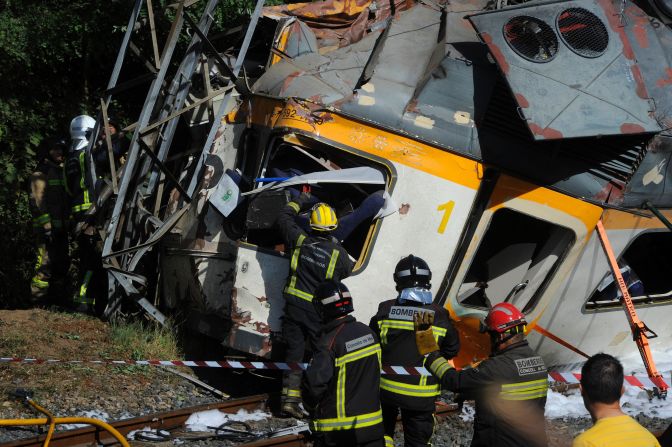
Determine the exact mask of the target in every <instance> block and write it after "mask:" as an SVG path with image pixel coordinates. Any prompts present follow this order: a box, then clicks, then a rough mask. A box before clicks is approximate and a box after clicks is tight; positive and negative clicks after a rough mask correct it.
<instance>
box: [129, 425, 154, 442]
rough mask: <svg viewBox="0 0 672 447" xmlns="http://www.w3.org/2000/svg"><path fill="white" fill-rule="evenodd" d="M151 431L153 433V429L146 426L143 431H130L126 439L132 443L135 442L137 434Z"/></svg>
mask: <svg viewBox="0 0 672 447" xmlns="http://www.w3.org/2000/svg"><path fill="white" fill-rule="evenodd" d="M150 431H153V428H152V427H150V426H149V425H146V426H145V427H143V428H141V429H139V430H132V431H129V432H128V434H126V439H128V440H130V441H135V435H136V433H139V432H150Z"/></svg>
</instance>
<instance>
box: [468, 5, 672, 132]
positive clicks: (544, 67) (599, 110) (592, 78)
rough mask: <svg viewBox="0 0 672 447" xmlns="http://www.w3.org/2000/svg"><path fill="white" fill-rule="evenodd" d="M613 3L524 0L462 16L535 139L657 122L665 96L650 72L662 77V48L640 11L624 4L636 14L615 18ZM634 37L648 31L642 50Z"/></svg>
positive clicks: (656, 126) (651, 126) (652, 126)
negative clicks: (509, 91) (491, 61)
mask: <svg viewBox="0 0 672 447" xmlns="http://www.w3.org/2000/svg"><path fill="white" fill-rule="evenodd" d="M620 5H621V2H620V0H614V1H611V0H562V1H544V2H527V3H523V4H521V5H519V6H514V7H510V8H503V9H498V10H495V11H484V12H479V13H477V14H473V15H468V16H467V18H468V19H469V21H470V22H471V23H472V25H474V28H475V29H476V31H477V32H478V34H479V36H480V38H481V40H482V41H483V43H485V44H486V45H487V46H488V50H489V51H490V55H491V56H492V58H493V59H494V60H495V62H496V63H497V65H498V66H499V69H500V70H501V72H502V74H503V75H504V76H505V78H506V80H507V82H508V84H509V87H510V89H511V93H513V97H514V99H515V100H516V103H517V104H518V115H520V116H521V117H522V118H523V119H524V120H525V121H524V122H525V123H526V125H527V128H528V131H529V133H530V134H531V136H532V137H533V138H534V139H535V140H560V139H568V138H581V137H591V136H598V135H603V136H604V135H627V134H646V133H652V132H660V131H661V130H662V129H663V128H664V126H663V125H662V124H660V123H659V121H658V119H659V118H658V117H659V116H660V114H661V113H662V110H663V109H662V108H659V107H662V104H667V103H668V102H669V100H668V99H667V98H668V97H670V96H672V95H670V94H669V92H667V91H662V90H661V88H660V87H657V85H658V84H656V83H654V82H653V81H652V79H660V78H661V76H664V74H662V71H661V69H660V67H661V66H662V65H661V64H660V63H658V64H654V62H653V61H656V60H658V61H665V60H666V57H667V53H666V52H665V49H664V48H663V46H662V44H661V43H660V42H661V41H660V40H659V38H657V37H656V36H657V34H655V32H656V30H655V28H654V27H653V25H652V24H651V23H649V20H648V19H646V18H647V17H648V16H646V14H644V12H642V11H641V10H639V9H637V8H636V6H634V5H632V6H628V7H627V8H626V9H627V10H628V11H630V12H632V13H633V14H634V13H637V14H640V15H637V17H642V19H641V20H640V19H638V21H635V20H634V19H633V20H625V21H623V22H621V19H620V18H619V14H620V12H619V11H620ZM638 11H639V12H638ZM644 19H646V20H644ZM642 32H645V33H646V34H642ZM631 35H633V36H634V37H630V36H631ZM638 36H639V37H638ZM641 36H650V37H647V39H649V40H648V41H647V42H650V45H649V48H648V49H647V48H643V47H641V46H640V44H638V42H639V41H638V39H639V38H640V37H641ZM654 39H658V40H654ZM645 50H646V51H645ZM637 52H640V54H642V57H641V60H640V58H637V57H635V55H636V54H637ZM667 60H669V58H667ZM540 62H543V63H540ZM663 65H664V64H663ZM647 79H648V84H647ZM656 89H657V90H656ZM649 90H651V92H655V93H656V97H654V99H655V101H654V100H652V99H651V95H650V93H649ZM666 101H667V102H666ZM671 107H672V106H671ZM656 112H658V113H656Z"/></svg>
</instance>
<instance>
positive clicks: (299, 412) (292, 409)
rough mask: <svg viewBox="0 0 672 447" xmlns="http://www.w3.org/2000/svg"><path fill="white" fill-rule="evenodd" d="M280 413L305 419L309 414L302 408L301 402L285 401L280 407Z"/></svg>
mask: <svg viewBox="0 0 672 447" xmlns="http://www.w3.org/2000/svg"><path fill="white" fill-rule="evenodd" d="M280 414H281V415H282V416H285V417H292V418H296V419H303V418H305V417H306V416H307V414H306V413H305V412H304V411H303V408H301V404H300V403H299V402H292V401H289V402H283V403H282V407H281V408H280Z"/></svg>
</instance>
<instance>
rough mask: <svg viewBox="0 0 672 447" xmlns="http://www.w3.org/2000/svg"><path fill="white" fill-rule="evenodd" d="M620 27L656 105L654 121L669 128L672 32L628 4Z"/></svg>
mask: <svg viewBox="0 0 672 447" xmlns="http://www.w3.org/2000/svg"><path fill="white" fill-rule="evenodd" d="M623 13H624V16H623V20H624V21H625V22H626V23H627V24H628V26H625V27H624V28H623V32H624V33H625V35H626V37H627V40H628V41H629V42H631V46H632V53H633V55H634V57H635V58H636V60H637V65H639V66H640V67H641V71H642V77H643V79H644V84H645V86H646V91H647V93H648V95H649V96H650V97H651V98H652V100H653V102H654V104H655V110H654V112H653V118H654V119H656V120H657V121H658V123H659V124H660V126H661V127H662V128H664V129H670V128H672V30H670V28H668V27H666V26H665V25H663V24H662V23H660V22H659V21H657V20H655V19H654V18H652V17H650V16H648V15H647V14H646V13H645V12H644V11H642V10H641V9H639V8H638V7H636V6H634V5H632V4H631V3H628V4H627V6H626V7H625V9H624V10H623Z"/></svg>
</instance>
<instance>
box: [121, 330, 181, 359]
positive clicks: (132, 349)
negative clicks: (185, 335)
mask: <svg viewBox="0 0 672 447" xmlns="http://www.w3.org/2000/svg"><path fill="white" fill-rule="evenodd" d="M175 332H176V331H175V330H174V329H172V328H170V327H167V328H166V327H163V326H160V325H158V324H154V323H145V322H142V321H135V322H130V323H120V324H113V325H112V330H111V333H110V341H111V343H112V346H113V347H112V349H113V350H114V351H115V352H110V353H109V354H111V355H114V354H117V355H120V356H121V357H120V358H129V359H131V360H147V359H161V360H174V359H179V358H181V356H182V354H181V353H180V349H179V347H178V341H177V335H176V333H175Z"/></svg>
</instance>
